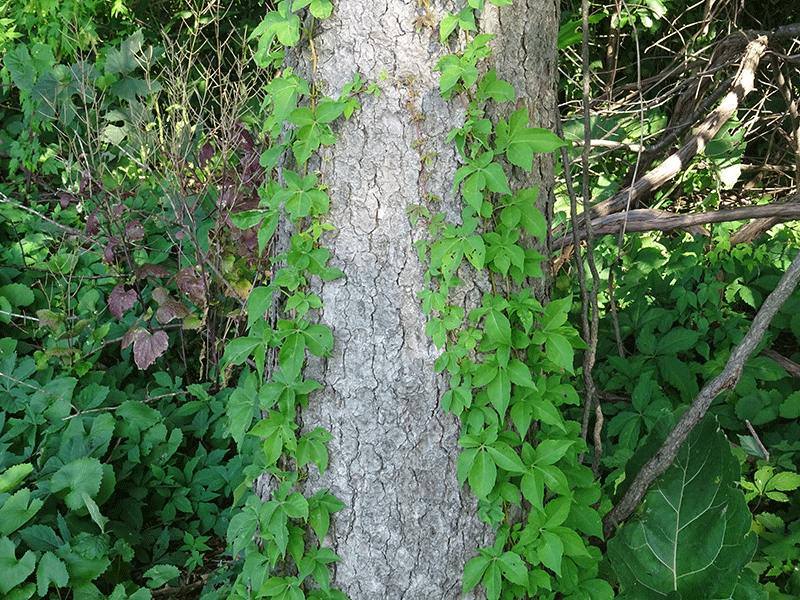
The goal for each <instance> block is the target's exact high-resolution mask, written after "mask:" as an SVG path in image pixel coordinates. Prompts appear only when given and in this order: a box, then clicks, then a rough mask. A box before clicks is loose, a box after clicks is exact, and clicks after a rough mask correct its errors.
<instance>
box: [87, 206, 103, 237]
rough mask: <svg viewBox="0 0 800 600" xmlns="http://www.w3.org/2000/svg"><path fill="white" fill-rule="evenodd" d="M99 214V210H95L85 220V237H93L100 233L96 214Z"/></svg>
mask: <svg viewBox="0 0 800 600" xmlns="http://www.w3.org/2000/svg"><path fill="white" fill-rule="evenodd" d="M99 212H100V209H99V208H95V209H94V210H93V211H92V214H90V215H89V217H88V218H87V219H86V235H95V234H96V233H97V232H98V231H100V227H99V223H98V220H97V213H99Z"/></svg>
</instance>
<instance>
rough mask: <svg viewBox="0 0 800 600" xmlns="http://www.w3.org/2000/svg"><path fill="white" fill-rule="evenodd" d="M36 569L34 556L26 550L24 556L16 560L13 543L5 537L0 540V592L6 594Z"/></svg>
mask: <svg viewBox="0 0 800 600" xmlns="http://www.w3.org/2000/svg"><path fill="white" fill-rule="evenodd" d="M35 568H36V555H35V554H34V553H33V552H31V551H30V550H28V551H27V552H26V553H25V555H24V556H23V557H22V558H21V559H19V560H17V557H16V549H15V547H14V542H12V541H11V540H10V539H8V538H7V537H5V536H3V537H1V538H0V573H2V576H0V592H2V593H3V594H8V592H10V591H11V589H12V588H14V587H16V586H17V585H19V584H20V583H22V582H23V581H25V579H27V578H28V575H30V574H31V573H33V570H34V569H35Z"/></svg>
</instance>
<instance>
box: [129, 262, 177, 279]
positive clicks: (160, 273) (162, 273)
mask: <svg viewBox="0 0 800 600" xmlns="http://www.w3.org/2000/svg"><path fill="white" fill-rule="evenodd" d="M134 273H135V274H136V278H137V279H144V278H145V277H148V276H152V277H168V276H169V271H167V270H166V269H165V268H164V267H162V266H159V265H154V264H152V263H144V264H142V265H139V266H138V267H136V271H135V272H134Z"/></svg>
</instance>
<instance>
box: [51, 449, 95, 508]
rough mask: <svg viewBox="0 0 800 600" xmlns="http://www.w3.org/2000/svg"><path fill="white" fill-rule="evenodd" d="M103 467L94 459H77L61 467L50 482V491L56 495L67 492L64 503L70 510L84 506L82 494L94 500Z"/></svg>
mask: <svg viewBox="0 0 800 600" xmlns="http://www.w3.org/2000/svg"><path fill="white" fill-rule="evenodd" d="M102 479H103V465H102V464H100V461H99V460H98V459H96V458H79V459H77V460H73V461H72V462H69V463H67V464H66V465H64V466H63V467H61V468H60V469H59V470H58V471H56V474H55V475H53V478H52V479H51V480H50V491H51V492H53V493H58V492H61V491H63V490H68V491H67V494H66V496H65V497H64V501H65V502H66V503H67V506H68V507H69V508H71V509H72V510H79V509H81V508H84V507H85V506H86V503H85V502H84V497H83V494H88V496H89V497H90V498H94V497H95V496H96V495H97V492H98V491H100V482H101V481H102Z"/></svg>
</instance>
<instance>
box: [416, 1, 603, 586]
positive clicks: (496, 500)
mask: <svg viewBox="0 0 800 600" xmlns="http://www.w3.org/2000/svg"><path fill="white" fill-rule="evenodd" d="M508 3H509V2H504V1H503V0H500V1H499V2H495V4H498V5H503V4H508ZM482 8H483V2H482V1H475V2H470V3H469V6H468V7H466V8H464V9H463V10H462V11H461V12H460V13H459V14H458V15H448V16H446V17H445V18H444V20H443V21H442V23H441V25H440V35H441V40H442V42H445V41H446V40H447V38H448V37H449V36H450V35H451V34H453V35H455V34H456V32H458V30H460V34H463V35H464V36H465V37H466V39H467V43H466V44H465V46H464V49H463V50H462V51H460V52H458V53H454V54H448V55H446V56H444V57H442V58H441V59H440V60H439V63H438V65H437V67H436V68H437V70H439V71H441V77H440V86H441V94H442V96H443V97H445V98H449V97H451V96H453V95H458V96H460V97H462V98H466V99H467V102H468V105H467V117H466V119H465V123H464V125H463V126H462V127H461V128H459V129H457V130H454V131H453V132H452V133H451V135H450V139H451V140H452V141H453V142H454V143H455V144H456V146H457V148H458V151H459V153H460V155H461V158H462V159H463V161H464V162H465V163H466V164H465V165H464V166H462V167H461V168H460V169H459V170H458V171H457V173H456V175H455V181H454V184H455V191H458V190H460V192H461V197H462V199H463V202H464V210H463V213H462V222H461V224H460V225H442V226H440V227H437V228H435V232H434V233H435V234H434V235H433V236H432V239H430V240H428V241H426V242H425V243H423V244H420V247H419V253H420V256H421V257H425V258H426V259H427V260H428V261H429V264H430V270H429V272H428V275H429V281H430V282H431V283H430V285H429V286H428V287H427V288H426V289H425V290H424V291H423V292H422V293H421V297H422V300H423V307H424V310H425V312H426V313H427V314H429V315H430V318H429V322H428V326H427V332H428V334H429V335H430V336H431V337H432V338H433V341H434V343H435V344H436V345H437V346H438V347H439V348H440V349H441V350H442V353H441V355H440V357H439V359H438V361H437V363H436V368H437V369H438V370H440V371H444V372H446V373H447V374H448V375H449V376H450V389H449V391H447V392H446V393H445V395H444V397H443V398H442V405H443V407H444V409H445V410H448V411H450V412H453V413H454V414H456V415H458V416H459V417H460V419H461V423H462V436H461V439H460V440H459V445H460V446H461V447H462V448H463V450H462V452H461V454H460V456H459V458H458V479H459V484H462V485H463V484H464V483H465V482H468V483H469V485H470V488H471V489H472V491H473V492H474V493H475V495H476V496H477V498H478V510H479V516H480V518H481V519H482V520H484V521H486V522H487V523H490V524H491V525H493V526H494V527H495V528H496V530H497V534H496V541H495V543H494V545H493V546H491V547H486V548H481V549H479V551H478V556H476V557H475V558H473V559H471V560H470V561H469V562H468V563H467V564H466V567H465V571H464V579H463V590H464V591H465V592H466V591H467V590H470V589H472V588H474V587H475V586H476V585H478V584H479V583H480V584H483V586H484V587H485V588H486V594H487V598H488V599H489V600H496V599H497V598H500V597H504V598H517V597H525V596H526V595H527V596H528V597H531V596H534V595H537V596H538V597H556V596H558V597H562V598H586V597H591V598H611V597H613V595H614V593H613V590H612V588H611V586H610V585H609V584H608V583H607V582H606V581H604V580H603V579H600V578H598V565H599V563H600V560H601V553H600V550H599V549H598V548H596V547H594V546H592V545H590V544H589V543H588V542H587V538H588V537H589V536H596V537H598V538H600V537H602V524H601V519H600V515H599V513H598V512H597V510H596V507H597V505H598V504H599V501H600V489H599V486H598V485H597V483H596V482H595V481H594V477H593V475H592V472H591V470H590V469H589V468H588V467H586V466H583V465H582V464H581V463H580V460H579V456H580V455H581V454H582V453H583V452H585V451H586V443H585V441H584V440H583V439H582V438H581V426H580V423H579V422H577V421H573V420H568V419H566V418H565V416H564V415H565V412H566V411H565V410H564V409H565V408H568V407H569V405H572V404H578V403H579V400H578V394H577V392H576V390H575V388H574V387H573V386H572V383H571V382H570V379H569V378H570V376H571V375H574V369H573V362H574V361H573V358H574V350H575V349H576V348H581V347H583V342H582V340H581V339H580V337H579V336H578V334H577V332H576V331H575V330H574V329H573V328H572V327H571V326H570V325H569V324H568V323H567V317H568V313H569V310H570V306H571V302H572V301H571V298H570V297H566V298H561V299H557V300H551V301H550V302H548V303H547V304H546V305H545V306H543V305H542V303H541V302H540V301H539V300H538V299H537V298H536V297H534V295H533V293H532V291H531V289H530V288H529V287H528V286H527V285H526V283H527V282H529V281H530V278H538V277H542V275H543V274H542V270H541V263H542V262H543V261H544V260H545V258H544V257H543V256H541V255H540V254H539V253H538V252H537V251H536V250H534V249H532V248H530V247H527V246H525V245H523V244H522V242H521V240H522V239H523V238H525V237H528V236H530V237H533V238H539V239H544V238H545V236H546V234H547V229H546V228H547V223H546V219H545V217H544V215H542V214H541V213H540V212H539V211H538V209H537V208H536V207H535V206H534V202H535V200H536V198H537V189H536V188H533V189H522V190H518V191H515V192H512V190H511V189H510V187H509V184H508V179H507V176H506V173H505V171H504V169H503V166H502V163H501V162H500V160H499V159H503V158H504V159H505V161H507V162H508V163H510V164H511V165H514V166H516V167H519V168H522V169H527V170H531V168H532V163H533V154H534V153H536V152H552V151H553V150H555V149H556V148H558V147H560V146H562V145H563V142H562V141H561V140H560V139H559V138H558V137H556V136H555V135H554V134H553V133H552V132H549V131H546V130H543V129H538V128H533V127H529V126H528V124H529V117H528V110H527V108H525V107H523V108H520V109H519V110H517V111H515V112H513V113H512V114H511V115H510V116H509V117H508V118H507V119H503V118H501V119H499V120H498V121H497V122H496V123H492V122H491V121H490V119H489V118H488V117H487V116H486V113H485V110H486V107H487V105H488V104H489V103H499V104H502V103H506V102H509V101H513V100H514V98H515V92H514V89H513V88H512V86H511V85H509V84H508V83H506V82H504V81H501V80H498V79H497V76H496V74H495V71H494V70H493V69H489V70H488V71H487V72H486V74H485V75H483V76H480V75H479V73H480V72H481V71H485V70H486V69H485V67H484V68H482V67H483V65H482V64H481V63H482V61H485V60H486V59H488V58H489V56H490V54H491V50H490V48H489V47H488V43H489V41H490V40H491V37H492V36H491V35H488V34H480V33H474V32H475V30H476V28H475V20H476V11H478V10H480V9H482ZM470 32H473V33H470ZM526 234H527V235H526ZM465 259H466V263H468V264H465ZM470 268H472V269H474V270H476V271H483V272H484V273H486V274H488V279H489V282H490V286H491V292H489V291H486V292H485V293H484V294H483V297H482V300H481V304H480V306H478V307H476V308H474V309H473V310H471V311H470V312H469V313H468V314H466V313H465V310H464V308H462V307H460V306H456V305H452V304H449V303H448V298H449V292H450V291H451V289H452V288H454V287H455V286H457V285H459V283H460V280H459V277H458V274H459V273H460V272H463V270H465V269H470Z"/></svg>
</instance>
